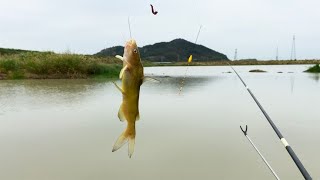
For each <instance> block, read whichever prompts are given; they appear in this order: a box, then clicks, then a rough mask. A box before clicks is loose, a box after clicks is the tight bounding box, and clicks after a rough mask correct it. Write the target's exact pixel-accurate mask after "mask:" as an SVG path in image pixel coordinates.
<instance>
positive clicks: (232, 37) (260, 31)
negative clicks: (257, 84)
mask: <svg viewBox="0 0 320 180" xmlns="http://www.w3.org/2000/svg"><path fill="white" fill-rule="evenodd" d="M150 3H152V4H154V6H155V8H156V9H157V10H158V11H159V14H158V15H157V16H154V15H152V14H151V10H150V6H149V4H150ZM319 5H320V2H318V1H317V0H307V1H298V0H282V1H277V0H269V1H265V0H242V1H239V0H199V1H197V0H184V1H182V0H177V1H170V0H161V1H159V0H151V1H146V0H136V1H124V0H117V1H111V0H104V1H102V0H92V1H89V0H77V1H76V0H69V1H62V0H56V1H49V0H29V1H23V0H11V1H1V2H0V24H1V29H0V41H2V42H0V45H1V46H5V47H11V48H21V49H34V50H53V51H58V52H61V51H65V50H66V49H67V48H68V49H70V50H71V51H74V52H77V53H85V54H92V53H96V52H98V51H100V50H101V49H103V48H106V47H109V46H114V45H122V44H123V43H124V41H125V40H126V39H128V38H129V37H130V35H129V34H130V33H129V30H128V24H127V18H128V16H130V22H131V28H132V35H133V37H134V38H135V39H137V41H138V44H139V46H143V45H146V44H153V43H155V42H159V41H170V40H172V39H174V38H178V37H179V38H185V39H187V40H189V41H194V40H195V38H196V34H197V31H198V28H199V26H200V25H203V29H202V31H201V34H200V37H199V40H198V43H200V44H203V45H205V46H208V47H209V48H212V49H214V50H217V51H219V52H222V53H225V54H227V55H228V57H233V53H234V49H235V48H237V49H238V57H239V58H258V59H274V58H275V49H276V47H277V46H278V47H279V56H280V58H282V59H287V58H289V57H290V51H291V43H292V36H293V34H295V35H296V43H297V44H296V46H297V57H298V58H318V57H320V51H319V50H320V45H319V43H318V42H319V41H320V35H319V33H318V32H319V31H320V25H319V23H317V22H318V19H319V18H320V13H318V9H317V7H319Z"/></svg>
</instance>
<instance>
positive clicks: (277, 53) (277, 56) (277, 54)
mask: <svg viewBox="0 0 320 180" xmlns="http://www.w3.org/2000/svg"><path fill="white" fill-rule="evenodd" d="M276 60H277V61H278V60H279V49H278V47H277V50H276Z"/></svg>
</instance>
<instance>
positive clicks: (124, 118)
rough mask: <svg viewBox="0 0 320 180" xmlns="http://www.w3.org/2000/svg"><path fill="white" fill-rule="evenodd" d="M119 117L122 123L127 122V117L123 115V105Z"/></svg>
mask: <svg viewBox="0 0 320 180" xmlns="http://www.w3.org/2000/svg"><path fill="white" fill-rule="evenodd" d="M118 117H119V120H120V121H122V122H123V121H124V120H126V117H125V116H124V113H123V110H122V105H121V106H120V108H119V111H118Z"/></svg>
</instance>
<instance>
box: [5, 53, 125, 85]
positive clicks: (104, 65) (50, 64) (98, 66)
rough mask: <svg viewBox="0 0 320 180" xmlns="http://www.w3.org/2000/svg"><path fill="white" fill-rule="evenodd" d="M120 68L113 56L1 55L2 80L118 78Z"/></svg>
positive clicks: (120, 63) (119, 63)
mask: <svg viewBox="0 0 320 180" xmlns="http://www.w3.org/2000/svg"><path fill="white" fill-rule="evenodd" d="M121 66H122V62H121V61H119V60H117V59H116V58H113V57H103V58H102V57H94V56H87V55H76V54H69V53H66V54H55V53H52V52H41V53H39V52H24V53H19V54H7V55H0V78H1V77H5V78H3V79H23V78H35V79H38V78H41V79H47V78H66V79H69V78H88V77H95V76H99V77H105V78H112V77H117V76H118V74H119V72H120V69H121Z"/></svg>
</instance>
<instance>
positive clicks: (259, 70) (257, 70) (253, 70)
mask: <svg viewBox="0 0 320 180" xmlns="http://www.w3.org/2000/svg"><path fill="white" fill-rule="evenodd" d="M249 72H267V71H264V70H261V69H252V70H250V71H249Z"/></svg>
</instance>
